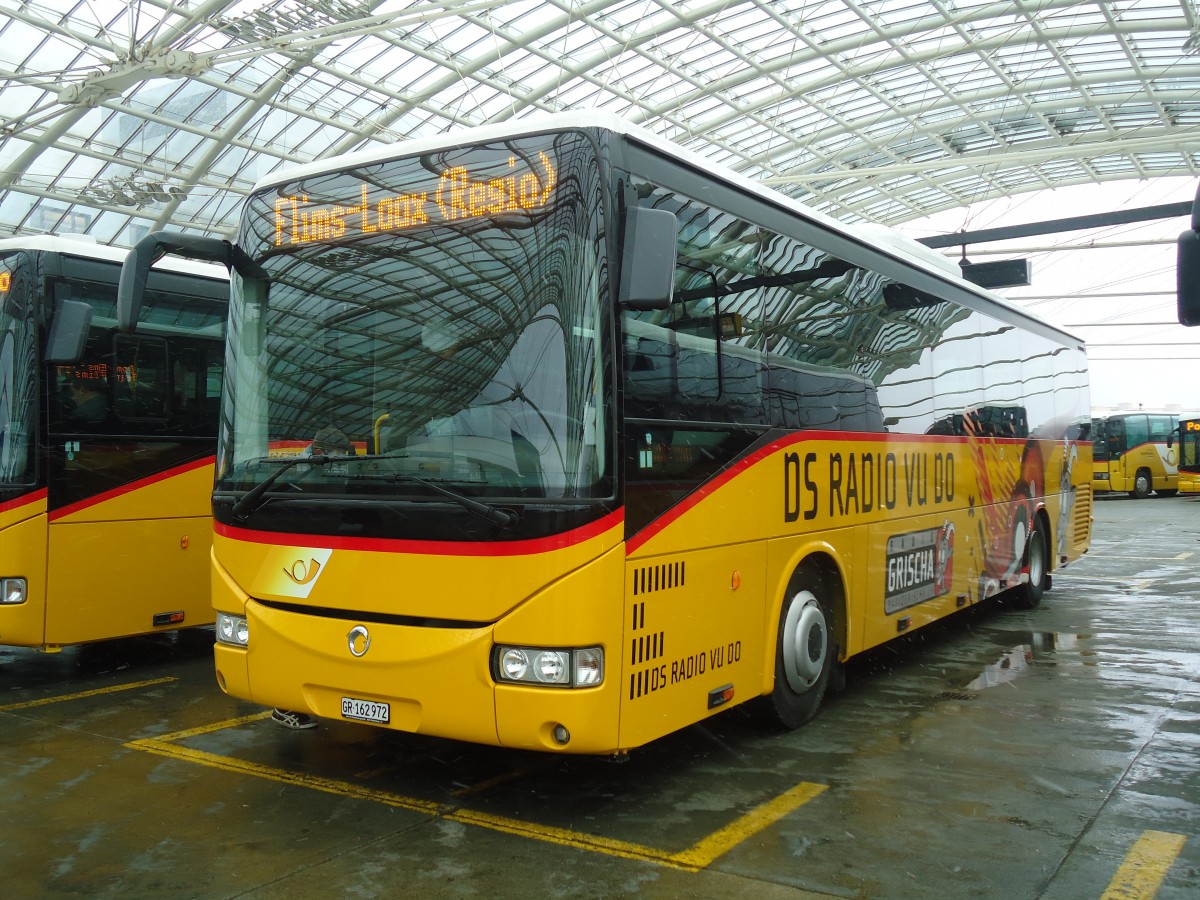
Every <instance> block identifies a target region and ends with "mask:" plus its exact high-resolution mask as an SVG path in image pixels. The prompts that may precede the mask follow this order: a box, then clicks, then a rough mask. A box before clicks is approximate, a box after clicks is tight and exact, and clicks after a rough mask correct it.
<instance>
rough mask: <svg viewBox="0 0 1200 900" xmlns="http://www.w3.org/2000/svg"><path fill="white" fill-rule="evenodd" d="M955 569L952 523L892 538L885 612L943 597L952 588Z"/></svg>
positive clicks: (888, 544) (890, 540)
mask: <svg viewBox="0 0 1200 900" xmlns="http://www.w3.org/2000/svg"><path fill="white" fill-rule="evenodd" d="M953 568H954V523H953V522H949V521H947V522H945V523H944V524H943V525H941V527H939V528H926V529H924V530H922V531H910V532H908V533H907V534H895V535H892V536H891V537H890V538H888V542H887V587H886V589H885V591H884V601H883V604H884V611H885V612H887V613H888V614H889V615H890V614H891V613H896V612H900V610H902V609H908V608H909V607H910V606H916V605H917V604H918V603H924V602H925V601H926V600H932V599H933V598H934V597H940V596H941V595H942V594H944V593H946V592H947V591H948V590H949V589H950V580H951V576H952V575H953Z"/></svg>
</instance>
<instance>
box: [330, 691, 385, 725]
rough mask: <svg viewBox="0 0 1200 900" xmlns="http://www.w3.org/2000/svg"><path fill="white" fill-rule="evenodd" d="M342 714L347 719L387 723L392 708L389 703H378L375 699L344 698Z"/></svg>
mask: <svg viewBox="0 0 1200 900" xmlns="http://www.w3.org/2000/svg"><path fill="white" fill-rule="evenodd" d="M342 715H343V716H345V717H346V718H347V719H358V720H359V721H360V722H375V723H376V724H378V725H386V724H387V723H388V722H389V721H390V720H391V716H392V708H391V706H390V705H389V704H387V703H377V702H376V701H374V700H357V699H355V698H354V697H343V698H342Z"/></svg>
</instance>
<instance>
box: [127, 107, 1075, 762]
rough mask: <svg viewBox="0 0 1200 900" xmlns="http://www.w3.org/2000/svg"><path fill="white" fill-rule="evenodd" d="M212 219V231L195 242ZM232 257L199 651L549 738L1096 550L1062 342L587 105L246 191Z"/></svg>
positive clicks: (967, 600)
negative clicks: (204, 624) (211, 635)
mask: <svg viewBox="0 0 1200 900" xmlns="http://www.w3.org/2000/svg"><path fill="white" fill-rule="evenodd" d="M206 248H207V249H206ZM172 249H174V250H180V249H182V250H184V251H186V252H187V253H188V254H189V255H192V256H207V258H209V259H212V260H215V261H221V262H228V263H229V264H230V265H231V266H232V269H233V272H232V284H231V287H232V295H231V297H232V299H231V305H230V320H229V334H228V340H227V346H228V356H227V370H226V390H225V392H224V394H223V399H222V431H221V439H220V441H219V448H218V459H217V477H216V483H215V491H214V496H213V509H214V516H215V520H216V521H215V531H216V534H215V536H214V546H213V565H214V573H213V604H214V607H215V608H216V610H217V628H216V632H217V646H216V649H215V656H216V673H217V680H218V683H219V685H220V686H221V688H222V689H223V690H225V691H226V692H227V693H229V694H231V695H233V696H235V697H240V698H245V699H247V700H251V701H253V702H255V703H260V704H262V705H264V706H274V707H282V708H285V709H290V710H296V711H299V712H302V713H305V714H312V715H316V716H318V717H324V718H327V719H333V720H342V721H352V722H366V723H370V724H372V725H376V726H379V727H383V728H390V729H395V730H399V731H407V732H417V733H424V734H429V735H437V736H441V737H446V738H453V739H459V740H466V741H474V742H478V743H482V744H491V745H499V746H505V747H514V748H525V749H533V750H542V751H554V752H567V753H591V754H607V753H620V752H622V751H625V750H628V749H631V748H634V747H638V746H641V745H643V744H645V743H647V742H649V741H652V740H654V739H656V738H658V737H661V736H662V735H665V734H668V733H670V732H672V731H675V730H677V729H680V728H684V727H686V726H688V725H691V724H693V723H696V722H699V721H701V720H703V719H705V718H707V717H709V716H712V715H716V714H718V713H719V712H720V711H721V710H724V709H728V708H730V707H732V706H735V705H737V704H741V703H753V704H754V705H756V706H758V707H759V708H760V709H761V710H762V711H763V712H764V713H765V714H766V715H768V716H769V717H771V718H773V719H775V720H776V721H777V722H778V723H780V724H781V725H783V726H785V727H796V726H798V725H801V724H803V723H804V722H806V721H807V720H809V719H810V718H811V717H812V716H813V715H814V714H815V713H816V711H817V709H818V706H819V705H820V703H821V700H822V697H823V695H824V693H825V690H826V687H827V686H828V685H829V683H830V681H831V678H832V676H833V673H834V672H835V670H836V667H837V666H838V665H839V664H840V663H842V662H844V661H845V660H847V659H849V658H850V657H853V656H855V655H856V654H859V653H861V652H863V651H865V650H867V649H868V648H871V647H875V646H878V645H880V644H882V643H884V642H886V641H888V640H891V639H892V638H894V637H896V636H897V635H900V634H904V633H908V632H912V631H915V630H916V629H919V628H921V627H923V626H925V625H928V624H929V623H931V622H934V621H936V620H938V619H941V618H942V617H945V616H948V615H951V614H953V613H955V612H956V611H957V610H960V609H963V608H965V607H969V606H971V605H972V604H976V603H979V602H981V601H983V600H985V598H989V597H992V596H993V595H995V594H998V593H1000V592H1008V593H1009V596H1010V597H1011V598H1012V599H1013V602H1014V603H1016V604H1017V605H1020V606H1025V607H1031V606H1034V605H1036V604H1037V603H1038V602H1039V600H1040V598H1041V596H1042V593H1043V591H1045V590H1047V589H1048V588H1049V587H1050V572H1051V570H1052V569H1054V568H1056V567H1057V566H1059V565H1062V564H1065V563H1067V562H1068V561H1070V560H1073V559H1075V558H1077V557H1078V556H1079V555H1080V554H1081V553H1083V552H1084V551H1085V550H1086V548H1087V546H1088V542H1089V539H1090V513H1091V488H1090V473H1091V445H1090V443H1089V442H1088V441H1087V440H1085V437H1084V436H1085V434H1086V431H1087V428H1088V410H1089V400H1088V380H1087V360H1086V355H1085V353H1084V348H1083V345H1082V343H1081V342H1080V341H1079V340H1078V339H1076V338H1074V337H1072V336H1071V335H1069V334H1066V333H1063V332H1061V331H1059V330H1057V329H1055V328H1053V327H1051V326H1049V325H1047V324H1046V323H1044V322H1042V321H1041V320H1039V319H1037V318H1036V317H1033V316H1031V315H1029V314H1027V313H1024V312H1021V311H1019V310H1017V309H1015V308H1013V307H1011V306H1009V305H1007V304H1006V303H1004V302H1003V301H1001V300H1000V299H999V298H997V297H995V296H994V295H991V294H988V293H986V292H984V291H982V290H980V289H979V288H977V287H975V286H974V285H971V284H969V283H967V282H965V281H964V280H963V279H962V278H961V277H959V275H958V270H957V267H956V266H955V265H954V264H953V263H952V262H950V261H948V260H945V259H943V258H941V257H940V256H938V255H937V254H935V253H933V252H932V251H929V250H927V249H926V248H923V247H920V246H919V245H917V244H915V243H912V242H907V241H902V240H901V239H900V238H899V237H898V236H897V235H895V234H894V233H893V232H890V231H886V232H885V231H880V230H877V229H865V228H849V227H846V226H842V225H840V224H838V223H836V222H834V221H833V220H831V219H828V218H826V217H824V216H822V215H820V214H818V213H815V212H812V211H810V210H808V209H806V208H804V207H802V206H800V205H798V204H796V203H795V202H794V201H791V200H789V199H787V198H786V197H784V196H782V195H781V194H779V193H777V192H774V191H771V190H769V189H766V188H764V187H762V186H761V185H758V184H755V183H754V182H752V181H750V180H749V179H746V178H743V177H741V176H738V175H736V174H733V173H731V172H725V171H718V170H714V168H713V167H712V165H711V163H710V162H708V161H706V160H704V159H702V158H701V157H699V156H698V155H693V154H689V153H686V152H684V151H682V150H680V149H679V148H677V147H675V146H674V145H672V144H670V143H668V142H666V141H663V140H661V139H659V138H656V137H655V136H653V135H651V134H649V133H647V132H644V131H641V130H638V129H636V128H633V127H632V126H629V125H627V124H626V123H623V122H621V121H620V120H617V119H612V118H606V117H603V116H598V115H597V114H595V113H587V114H568V115H565V116H562V117H558V118H551V119H542V120H540V121H539V120H535V119H526V120H523V121H521V122H514V123H509V124H507V125H502V126H492V127H488V128H483V129H480V130H477V131H473V132H463V133H456V134H447V135H441V136H438V137H436V138H430V139H428V140H422V141H414V142H412V143H410V144H406V145H400V146H397V147H391V148H385V149H379V150H374V151H369V152H365V153H360V154H356V155H352V156H348V157H342V158H339V159H334V160H324V161H321V162H320V163H314V164H311V165H308V166H305V167H302V168H300V169H296V170H293V171H291V172H289V173H281V174H279V175H277V176H272V177H270V178H269V179H267V180H266V181H264V182H262V183H260V184H259V185H258V186H257V188H256V190H255V191H254V192H253V194H252V196H251V197H250V198H249V201H248V203H247V205H246V207H245V211H244V214H243V219H242V224H241V228H240V233H239V238H238V242H237V243H236V244H228V243H226V242H222V241H216V240H211V241H207V242H205V241H204V240H203V239H187V240H183V241H179V240H177V239H176V238H175V237H174V236H171V235H163V234H156V235H150V236H148V238H146V239H145V240H144V241H143V242H141V243H139V244H138V246H136V247H135V248H134V249H133V250H132V251H131V253H130V256H129V258H128V260H127V261H126V270H127V272H128V273H130V274H129V277H127V278H123V279H122V285H123V286H125V285H129V286H130V291H129V293H128V295H126V294H125V293H123V294H122V301H121V309H122V316H123V321H122V326H123V327H132V326H131V325H129V323H130V322H132V321H133V319H134V318H136V315H135V313H136V309H137V290H136V285H137V284H138V279H139V277H140V276H139V273H140V272H142V271H144V270H145V266H146V265H147V264H148V262H149V261H150V260H151V259H154V258H155V257H156V256H157V255H158V254H159V253H161V252H162V251H164V250H172Z"/></svg>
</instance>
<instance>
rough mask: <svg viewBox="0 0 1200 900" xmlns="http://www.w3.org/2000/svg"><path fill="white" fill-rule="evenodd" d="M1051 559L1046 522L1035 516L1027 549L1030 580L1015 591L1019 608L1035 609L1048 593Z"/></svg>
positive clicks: (1027, 566) (1026, 559) (1026, 556)
mask: <svg viewBox="0 0 1200 900" xmlns="http://www.w3.org/2000/svg"><path fill="white" fill-rule="evenodd" d="M1049 560H1050V542H1049V536H1048V534H1047V532H1046V525H1045V522H1044V520H1043V519H1042V517H1041V516H1034V517H1033V526H1032V531H1031V532H1030V534H1029V543H1028V545H1027V547H1026V550H1025V562H1026V568H1027V569H1028V570H1029V580H1028V581H1027V582H1025V583H1024V584H1020V585H1018V586H1017V589H1016V590H1015V591H1014V592H1013V593H1014V595H1015V597H1016V606H1017V607H1018V608H1020V609H1033V608H1034V607H1035V606H1037V605H1038V604H1039V603H1041V602H1042V595H1043V594H1045V593H1046V585H1047V584H1048V583H1049V581H1050V566H1049Z"/></svg>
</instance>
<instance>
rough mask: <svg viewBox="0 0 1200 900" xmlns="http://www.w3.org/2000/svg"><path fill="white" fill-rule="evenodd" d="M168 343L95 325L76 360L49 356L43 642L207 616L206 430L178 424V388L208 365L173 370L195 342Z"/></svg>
mask: <svg viewBox="0 0 1200 900" xmlns="http://www.w3.org/2000/svg"><path fill="white" fill-rule="evenodd" d="M214 346H215V345H214ZM174 349H175V348H174V347H173V346H171V345H170V344H169V342H168V340H167V339H165V338H163V337H158V336H144V335H137V336H129V335H123V334H118V333H117V332H116V331H115V329H111V328H93V330H92V334H91V336H90V338H89V340H88V344H87V348H86V350H85V352H84V355H83V356H82V357H81V358H80V359H79V361H78V362H76V363H74V364H70V365H51V366H47V376H46V377H47V382H48V383H47V388H46V389H47V392H48V394H49V396H50V398H51V402H50V410H49V412H50V428H49V434H50V454H49V459H48V471H49V494H50V514H49V523H50V524H49V540H48V542H47V572H48V576H47V579H48V594H49V596H50V597H51V598H53V599H52V602H50V603H49V604H48V605H47V611H46V633H45V643H46V644H48V645H62V644H74V643H82V642H85V641H91V640H98V639H107V638H112V637H120V636H124V635H133V634H144V633H146V632H150V631H154V630H156V629H159V628H161V629H172V628H178V627H182V626H188V625H202V624H207V623H209V622H211V621H212V611H211V608H210V600H209V597H208V549H209V547H210V546H211V532H212V528H211V521H210V511H209V508H208V504H207V497H208V494H209V491H210V490H211V487H210V486H211V482H212V446H211V444H212V440H213V439H212V437H211V436H209V437H207V438H206V439H202V440H201V439H198V437H197V436H194V435H193V434H191V433H190V432H192V431H193V429H191V428H188V427H186V426H185V425H184V424H182V421H183V420H182V413H183V412H184V410H183V409H181V408H180V406H181V403H182V402H183V401H182V399H181V395H182V394H183V393H184V391H183V390H178V389H180V388H184V387H186V388H188V389H190V390H191V391H193V392H194V391H195V388H196V385H197V384H205V383H206V382H207V380H208V372H207V368H206V362H205V360H204V358H203V357H201V358H200V359H199V361H198V362H196V365H197V366H198V367H199V370H198V371H197V372H194V373H191V375H190V377H188V378H180V377H178V375H177V373H175V372H174V371H173V369H172V366H171V357H172V356H173V355H178V356H179V357H180V360H181V362H182V361H186V360H187V359H189V358H195V354H194V353H193V354H191V355H190V357H189V354H187V353H179V354H174V353H173V352H171V351H173V350H174ZM214 352H216V351H215V349H214ZM181 382H182V383H181ZM177 390H178V395H177Z"/></svg>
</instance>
